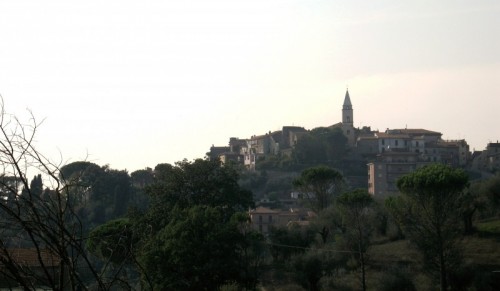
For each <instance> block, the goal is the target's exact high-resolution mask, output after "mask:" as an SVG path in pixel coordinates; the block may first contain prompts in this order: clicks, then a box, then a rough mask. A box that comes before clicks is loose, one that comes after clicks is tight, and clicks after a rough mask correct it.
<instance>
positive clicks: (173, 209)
mask: <svg viewBox="0 0 500 291" xmlns="http://www.w3.org/2000/svg"><path fill="white" fill-rule="evenodd" d="M145 191H146V193H148V195H149V196H150V197H151V206H150V208H149V209H148V210H147V211H146V212H145V213H144V215H142V216H140V217H136V218H135V220H134V224H135V229H136V234H135V235H136V236H137V237H140V238H141V239H140V241H139V242H138V244H137V245H138V247H137V257H138V258H139V261H140V262H141V264H142V265H143V266H144V269H143V270H141V272H142V274H143V277H144V281H145V282H146V281H147V282H148V284H150V285H151V286H152V288H153V289H155V290H216V289H217V288H218V287H219V286H221V285H223V284H226V283H228V282H237V283H238V284H240V285H242V286H255V284H256V280H257V279H256V276H255V275H252V270H251V269H249V267H248V265H247V264H242V260H246V261H247V262H250V261H252V262H253V263H255V260H257V261H258V256H260V255H261V254H260V253H259V252H258V251H257V249H258V248H256V246H257V245H258V241H260V240H261V239H262V237H259V236H256V235H254V234H253V231H251V230H248V229H247V230H246V231H243V228H242V225H246V224H248V221H247V220H243V221H242V220H241V219H237V218H236V217H240V218H241V215H245V217H247V216H246V214H243V213H241V212H246V211H247V210H248V208H249V207H252V206H253V199H252V193H251V192H249V191H247V190H244V189H242V188H240V186H239V185H238V171H237V170H236V169H235V168H233V167H231V166H228V165H222V164H221V163H220V161H209V160H201V159H198V160H195V161H193V162H188V161H185V160H184V161H182V162H178V163H176V164H175V166H172V165H169V164H159V165H158V166H157V167H156V168H155V170H154V181H153V183H152V184H150V185H149V186H147V187H146V188H145ZM252 256H253V257H252ZM254 273H255V272H254ZM146 276H147V277H146Z"/></svg>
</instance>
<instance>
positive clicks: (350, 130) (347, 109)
mask: <svg viewBox="0 0 500 291" xmlns="http://www.w3.org/2000/svg"><path fill="white" fill-rule="evenodd" d="M342 132H343V133H344V135H345V136H346V137H347V144H348V145H349V146H354V145H355V143H356V137H355V130H354V112H353V109H352V103H351V98H350V97H349V90H346V92H345V98H344V105H343V106H342Z"/></svg>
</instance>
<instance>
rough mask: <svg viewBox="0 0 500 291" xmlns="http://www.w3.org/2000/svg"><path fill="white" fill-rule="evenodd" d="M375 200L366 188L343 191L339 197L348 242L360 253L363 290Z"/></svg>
mask: <svg viewBox="0 0 500 291" xmlns="http://www.w3.org/2000/svg"><path fill="white" fill-rule="evenodd" d="M373 202H374V201H373V198H372V196H371V195H370V194H369V193H368V192H367V191H366V190H364V189H357V190H354V191H352V192H347V193H343V194H342V195H340V196H339V198H338V199H337V203H338V207H339V209H340V212H341V215H342V218H343V219H344V223H345V225H346V229H347V231H346V236H347V242H348V244H349V245H350V246H351V250H352V251H354V253H355V254H357V255H358V261H359V264H360V267H361V284H362V287H363V290H366V251H367V249H368V246H369V243H370V234H371V231H372V227H371V224H370V221H369V216H370V208H371V207H372V205H373Z"/></svg>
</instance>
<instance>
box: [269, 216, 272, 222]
mask: <svg viewBox="0 0 500 291" xmlns="http://www.w3.org/2000/svg"><path fill="white" fill-rule="evenodd" d="M272 222H273V216H272V215H269V223H272Z"/></svg>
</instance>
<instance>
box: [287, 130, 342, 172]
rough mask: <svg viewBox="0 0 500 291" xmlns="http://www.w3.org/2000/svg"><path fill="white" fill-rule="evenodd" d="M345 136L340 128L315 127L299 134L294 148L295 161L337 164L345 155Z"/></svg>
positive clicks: (307, 163) (306, 163) (309, 163)
mask: <svg viewBox="0 0 500 291" xmlns="http://www.w3.org/2000/svg"><path fill="white" fill-rule="evenodd" d="M346 149H347V138H346V137H345V135H344V134H343V133H342V129H340V128H330V127H317V128H314V129H312V130H311V131H310V132H308V133H307V134H304V135H302V136H301V138H300V139H299V140H298V141H297V144H296V145H295V148H294V156H295V158H296V162H297V163H300V164H305V165H311V164H328V165H335V164H337V163H338V162H339V161H340V160H341V159H342V158H343V157H344V155H345V153H346Z"/></svg>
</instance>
